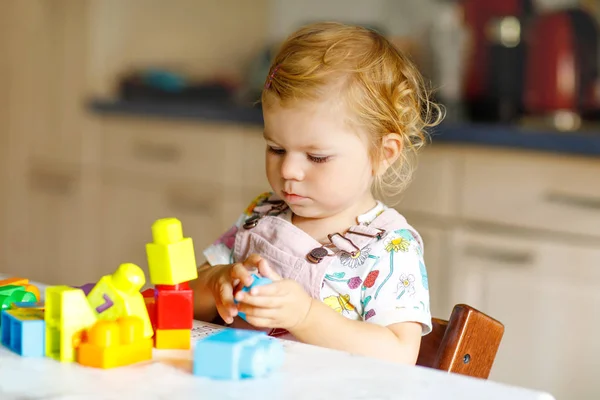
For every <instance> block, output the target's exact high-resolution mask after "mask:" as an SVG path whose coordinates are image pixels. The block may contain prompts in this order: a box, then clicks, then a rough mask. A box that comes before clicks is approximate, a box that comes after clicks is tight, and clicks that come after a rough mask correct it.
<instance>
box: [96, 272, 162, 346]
mask: <svg viewBox="0 0 600 400" xmlns="http://www.w3.org/2000/svg"><path fill="white" fill-rule="evenodd" d="M145 283H146V278H145V276H144V271H142V269H141V268H140V267H138V266H137V265H135V264H131V263H125V264H121V265H120V266H119V268H118V269H117V270H116V271H115V273H113V274H111V275H105V276H103V277H102V278H100V280H99V281H98V283H96V286H94V288H93V289H92V290H91V291H90V293H89V294H88V295H87V299H88V301H89V303H90V305H91V306H92V308H93V310H94V313H95V314H96V316H97V318H98V319H102V320H116V319H117V318H119V317H123V316H136V317H138V318H140V319H141V320H142V324H143V326H144V337H146V338H150V337H152V334H153V330H152V324H151V323H150V317H149V316H148V311H147V309H146V304H145V302H144V297H143V296H142V294H141V293H140V289H141V288H142V286H144V284H145Z"/></svg>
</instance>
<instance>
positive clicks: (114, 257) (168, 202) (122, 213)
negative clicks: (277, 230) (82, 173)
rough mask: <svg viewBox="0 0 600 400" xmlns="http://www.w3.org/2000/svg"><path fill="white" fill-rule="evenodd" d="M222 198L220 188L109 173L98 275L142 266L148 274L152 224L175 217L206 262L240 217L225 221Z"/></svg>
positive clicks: (103, 194)
mask: <svg viewBox="0 0 600 400" xmlns="http://www.w3.org/2000/svg"><path fill="white" fill-rule="evenodd" d="M223 197H224V196H223V190H222V189H221V188H220V187H218V186H210V185H207V184H201V183H196V182H193V183H192V182H179V183H173V182H171V181H169V182H165V181H159V180H155V179H151V178H148V177H144V176H139V177H136V176H132V175H127V174H123V173H115V174H109V173H106V174H105V175H104V177H103V189H102V206H101V211H100V214H101V216H102V217H101V218H102V233H101V240H100V248H101V253H102V256H101V258H100V260H101V263H100V264H99V267H98V268H99V269H98V270H97V274H98V276H101V275H103V274H107V273H110V272H112V271H114V270H115V269H116V268H117V267H118V266H119V264H121V263H125V262H132V263H135V264H137V265H139V266H140V267H142V269H144V271H145V272H146V274H148V263H147V259H146V247H145V246H146V243H150V242H151V241H152V231H151V227H152V223H153V222H154V221H156V220H157V219H159V218H167V217H175V218H178V219H179V220H180V221H181V223H182V225H183V234H184V236H186V237H191V238H192V240H193V241H194V249H195V253H196V261H197V262H198V263H201V262H202V260H203V256H202V251H203V250H204V248H205V247H206V246H207V245H209V244H210V243H212V242H213V241H214V240H215V239H216V238H217V237H218V236H219V235H220V234H221V233H223V232H224V231H225V230H226V229H227V224H228V223H229V224H231V223H233V222H235V218H237V215H236V216H233V215H231V216H230V219H229V220H226V219H224V218H223V214H224V211H223V210H224V209H225V205H226V204H227V202H226V201H225V200H224V198H223ZM240 212H241V211H240ZM238 215H239V214H238ZM147 280H148V281H149V276H148V275H147Z"/></svg>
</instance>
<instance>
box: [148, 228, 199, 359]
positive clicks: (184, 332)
mask: <svg viewBox="0 0 600 400" xmlns="http://www.w3.org/2000/svg"><path fill="white" fill-rule="evenodd" d="M152 238H153V242H152V243H148V244H147V245H146V253H147V257H148V268H149V271H150V281H151V282H152V284H153V285H154V289H148V290H146V291H144V298H145V302H146V307H147V309H148V314H149V315H150V320H151V321H152V326H153V328H154V346H155V347H156V348H157V349H189V348H190V347H191V330H192V324H193V319H194V299H193V293H192V290H191V289H190V287H189V284H188V282H189V281H191V280H194V279H196V278H197V277H198V270H197V266H196V257H195V254H194V245H193V242H192V239H191V238H184V237H183V229H182V226H181V222H180V221H179V220H177V219H175V218H163V219H159V220H157V221H156V222H154V224H152Z"/></svg>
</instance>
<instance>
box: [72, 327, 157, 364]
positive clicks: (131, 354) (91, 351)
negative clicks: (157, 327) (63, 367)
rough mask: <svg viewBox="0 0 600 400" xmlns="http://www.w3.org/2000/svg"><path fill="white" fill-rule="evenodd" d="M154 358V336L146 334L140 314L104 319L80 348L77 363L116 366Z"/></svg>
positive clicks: (90, 331) (91, 331)
mask: <svg viewBox="0 0 600 400" xmlns="http://www.w3.org/2000/svg"><path fill="white" fill-rule="evenodd" d="M150 359H152V339H151V338H144V337H143V323H142V320H141V319H140V318H138V317H136V316H127V317H121V318H119V319H118V320H117V321H105V320H101V321H98V322H96V324H95V325H94V326H92V327H91V328H90V329H89V331H88V334H87V341H85V342H83V343H81V345H80V346H79V348H78V349H77V362H79V363H80V364H82V365H86V366H88V367H95V368H105V369H106V368H114V367H122V366H125V365H130V364H134V363H137V362H140V361H146V360H150Z"/></svg>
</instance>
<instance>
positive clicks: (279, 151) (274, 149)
mask: <svg viewBox="0 0 600 400" xmlns="http://www.w3.org/2000/svg"><path fill="white" fill-rule="evenodd" d="M267 149H268V150H269V152H270V153H273V154H285V150H284V149H280V148H277V147H273V146H267Z"/></svg>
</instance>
